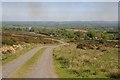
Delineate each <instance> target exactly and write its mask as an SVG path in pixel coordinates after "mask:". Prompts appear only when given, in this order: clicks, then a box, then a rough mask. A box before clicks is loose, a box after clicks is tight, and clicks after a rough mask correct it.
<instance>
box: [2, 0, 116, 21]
mask: <svg viewBox="0 0 120 80" xmlns="http://www.w3.org/2000/svg"><path fill="white" fill-rule="evenodd" d="M2 20H3V21H117V20H118V3H117V2H3V3H2Z"/></svg>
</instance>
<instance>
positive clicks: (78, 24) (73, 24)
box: [2, 21, 118, 28]
mask: <svg viewBox="0 0 120 80" xmlns="http://www.w3.org/2000/svg"><path fill="white" fill-rule="evenodd" d="M2 25H3V27H4V26H6V25H7V26H8V25H9V26H14V27H45V28H84V27H118V22H117V21H63V22H54V21H24V22H23V21H16V22H15V21H7V22H2Z"/></svg>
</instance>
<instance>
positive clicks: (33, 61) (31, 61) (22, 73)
mask: <svg viewBox="0 0 120 80" xmlns="http://www.w3.org/2000/svg"><path fill="white" fill-rule="evenodd" d="M45 49H46V47H45V48H42V49H40V50H39V51H38V52H37V53H35V54H34V55H33V56H32V57H31V58H30V59H29V60H28V61H26V62H25V63H24V64H23V65H22V67H21V68H20V69H18V70H17V72H16V73H15V77H24V76H26V75H27V73H28V72H30V70H31V68H32V67H33V66H34V65H35V64H36V63H37V61H38V59H39V58H40V56H41V54H42V53H43V52H44V51H45Z"/></svg>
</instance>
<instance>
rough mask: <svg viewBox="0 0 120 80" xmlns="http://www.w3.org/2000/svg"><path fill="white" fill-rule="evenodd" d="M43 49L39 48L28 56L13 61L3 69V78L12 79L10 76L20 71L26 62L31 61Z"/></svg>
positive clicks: (27, 54) (31, 51)
mask: <svg viewBox="0 0 120 80" xmlns="http://www.w3.org/2000/svg"><path fill="white" fill-rule="evenodd" d="M41 48H42V47H37V48H34V49H32V50H30V51H29V52H27V53H26V54H24V55H22V56H20V57H19V58H17V59H15V60H13V61H12V62H10V63H7V64H6V65H4V66H3V67H2V78H11V77H10V75H11V74H12V73H14V72H15V71H16V70H17V69H19V68H20V67H21V66H22V64H24V62H26V61H27V60H28V59H30V58H31V57H32V56H33V55H34V54H35V53H36V52H37V51H38V50H40V49H41Z"/></svg>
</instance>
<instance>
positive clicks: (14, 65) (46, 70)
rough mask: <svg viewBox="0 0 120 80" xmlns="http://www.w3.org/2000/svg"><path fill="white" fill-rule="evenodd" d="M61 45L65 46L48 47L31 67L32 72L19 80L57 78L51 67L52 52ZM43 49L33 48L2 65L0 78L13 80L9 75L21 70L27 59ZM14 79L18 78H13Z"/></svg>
mask: <svg viewBox="0 0 120 80" xmlns="http://www.w3.org/2000/svg"><path fill="white" fill-rule="evenodd" d="M62 45H65V44H61V45H58V46H49V47H48V48H47V49H46V50H45V51H44V52H43V54H42V55H41V56H40V58H39V59H38V62H37V64H36V65H34V66H33V68H32V70H31V71H30V72H29V73H27V75H26V76H25V77H19V78H57V75H56V73H55V71H54V66H53V59H52V51H53V49H54V48H55V47H59V46H62ZM43 47H44V46H43ZM43 47H37V48H34V49H32V50H31V51H29V52H27V53H26V54H25V55H23V56H20V57H19V58H17V59H15V60H14V61H12V62H10V63H8V64H6V65H4V66H3V68H2V69H3V73H2V77H3V78H13V77H12V76H11V75H14V74H13V73H15V72H16V71H17V70H19V68H21V66H22V65H23V64H24V63H25V62H26V61H27V60H28V59H30V58H31V57H32V56H33V55H34V54H35V53H36V52H37V51H38V50H40V49H41V48H43ZM14 78H18V77H15V76H14Z"/></svg>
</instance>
